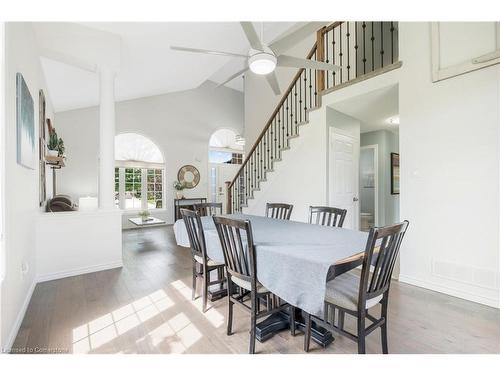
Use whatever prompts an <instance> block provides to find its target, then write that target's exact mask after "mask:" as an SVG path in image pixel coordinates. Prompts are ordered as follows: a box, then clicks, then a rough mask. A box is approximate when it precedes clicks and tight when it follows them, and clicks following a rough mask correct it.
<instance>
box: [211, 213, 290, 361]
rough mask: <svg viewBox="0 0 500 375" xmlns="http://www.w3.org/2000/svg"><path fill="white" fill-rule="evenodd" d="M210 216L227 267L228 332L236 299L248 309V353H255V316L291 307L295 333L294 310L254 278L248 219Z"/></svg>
mask: <svg viewBox="0 0 500 375" xmlns="http://www.w3.org/2000/svg"><path fill="white" fill-rule="evenodd" d="M213 220H214V222H215V227H216V228H217V233H218V235H219V239H220V242H221V247H222V250H223V253H224V260H225V264H226V271H227V296H228V317H227V334H228V335H231V334H232V324H233V305H234V304H235V303H237V304H238V305H240V306H243V307H244V308H246V310H249V311H250V344H249V350H248V352H249V353H250V354H254V353H255V334H256V326H257V319H261V318H264V317H267V316H269V315H271V314H274V313H276V312H278V311H282V310H284V309H287V308H288V309H289V310H290V312H289V313H290V330H291V333H292V335H295V311H294V309H293V307H292V306H290V305H289V304H288V303H286V302H284V301H283V300H281V299H280V298H279V297H278V296H276V295H274V294H272V293H271V292H270V291H269V290H267V289H266V288H265V287H264V286H263V285H262V284H261V283H260V282H259V280H258V279H257V263H256V255H255V246H254V242H253V233H252V224H251V223H250V221H248V220H234V219H229V218H225V217H221V216H214V217H213ZM236 289H239V293H236ZM264 307H265V309H264Z"/></svg>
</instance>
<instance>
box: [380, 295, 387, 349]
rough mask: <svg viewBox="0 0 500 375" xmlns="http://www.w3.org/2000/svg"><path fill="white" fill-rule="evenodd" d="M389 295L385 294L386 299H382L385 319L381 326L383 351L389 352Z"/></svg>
mask: <svg viewBox="0 0 500 375" xmlns="http://www.w3.org/2000/svg"><path fill="white" fill-rule="evenodd" d="M388 299H389V298H388V296H384V300H383V301H382V314H381V315H382V318H383V319H385V322H384V324H382V326H381V327H380V330H381V337H382V353H383V354H389V347H388V345H387V303H388Z"/></svg>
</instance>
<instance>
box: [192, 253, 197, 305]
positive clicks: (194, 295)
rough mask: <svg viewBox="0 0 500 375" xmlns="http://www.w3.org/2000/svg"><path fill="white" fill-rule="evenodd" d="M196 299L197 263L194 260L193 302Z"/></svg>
mask: <svg viewBox="0 0 500 375" xmlns="http://www.w3.org/2000/svg"><path fill="white" fill-rule="evenodd" d="M195 297H196V261H195V260H194V259H193V292H192V293H191V300H193V301H194V299H195Z"/></svg>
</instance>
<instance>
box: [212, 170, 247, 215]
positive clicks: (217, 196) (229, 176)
mask: <svg viewBox="0 0 500 375" xmlns="http://www.w3.org/2000/svg"><path fill="white" fill-rule="evenodd" d="M240 167H241V165H240V164H210V201H211V202H217V203H222V212H223V213H226V212H227V209H226V202H227V198H226V197H227V191H226V181H232V180H233V178H234V176H235V175H236V173H237V172H238V170H239V169H240Z"/></svg>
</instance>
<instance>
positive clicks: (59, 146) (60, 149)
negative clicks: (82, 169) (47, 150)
mask: <svg viewBox="0 0 500 375" xmlns="http://www.w3.org/2000/svg"><path fill="white" fill-rule="evenodd" d="M64 151H65V147H64V141H63V140H62V138H59V140H58V141H57V156H62V157H63V156H64Z"/></svg>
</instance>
